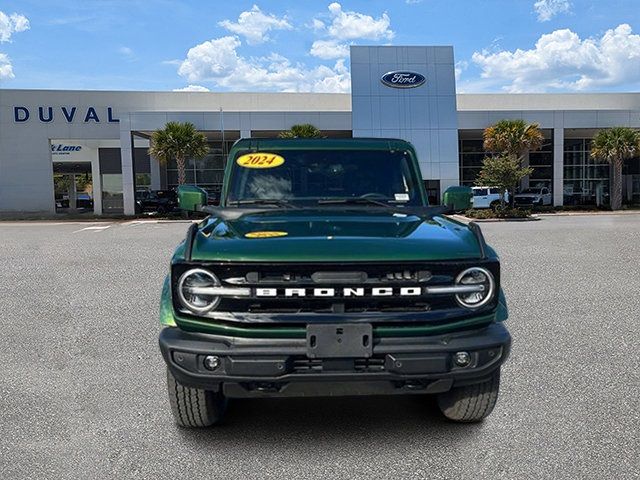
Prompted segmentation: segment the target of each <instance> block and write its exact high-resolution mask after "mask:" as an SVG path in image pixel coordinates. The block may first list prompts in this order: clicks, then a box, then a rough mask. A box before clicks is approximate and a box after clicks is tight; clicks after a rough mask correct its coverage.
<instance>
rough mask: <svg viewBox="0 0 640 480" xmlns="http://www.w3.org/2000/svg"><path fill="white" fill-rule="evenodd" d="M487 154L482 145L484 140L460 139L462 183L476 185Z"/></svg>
mask: <svg viewBox="0 0 640 480" xmlns="http://www.w3.org/2000/svg"><path fill="white" fill-rule="evenodd" d="M487 155H488V153H486V152H485V151H484V148H483V146H482V140H477V139H461V140H460V185H468V186H473V185H475V183H476V178H477V177H478V174H479V173H480V169H481V168H482V161H483V160H484V157H486V156H487Z"/></svg>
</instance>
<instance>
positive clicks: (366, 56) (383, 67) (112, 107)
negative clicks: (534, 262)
mask: <svg viewBox="0 0 640 480" xmlns="http://www.w3.org/2000/svg"><path fill="white" fill-rule="evenodd" d="M388 72H402V74H403V76H404V77H403V78H411V76H412V75H417V76H418V77H420V78H423V79H424V82H423V83H422V84H420V85H417V86H413V85H402V86H403V87H407V86H409V87H414V88H396V87H397V86H398V85H391V86H389V85H388V84H385V83H383V81H381V79H382V78H383V77H384V76H385V74H387V73H388ZM390 78H393V77H390ZM351 82H352V88H351V94H318V93H214V92H118V91H114V92H108V91H66V90H62V91H59V90H7V89H0V214H15V213H22V212H35V213H44V214H54V213H55V212H56V204H58V206H60V203H59V197H60V195H57V192H56V188H59V186H58V184H56V182H55V178H56V175H57V176H58V177H57V178H59V177H60V176H61V175H62V176H64V175H67V176H72V177H71V178H74V179H75V178H76V177H82V176H83V175H84V176H85V177H86V178H90V179H91V181H90V183H91V194H90V195H91V202H92V203H91V206H92V209H93V211H94V213H96V214H117V213H124V214H127V215H129V214H133V213H134V212H135V202H136V191H142V190H144V189H150V190H163V189H168V188H171V187H173V186H174V185H175V183H176V177H177V174H176V170H175V165H171V164H169V165H160V164H159V163H158V162H157V161H156V160H155V159H153V158H149V156H148V155H147V148H148V141H149V140H148V139H149V136H150V134H151V133H152V132H153V131H154V130H156V129H158V128H162V127H163V126H164V125H165V124H166V123H167V122H168V121H189V122H191V123H193V124H194V125H195V126H196V128H198V129H199V130H201V131H202V132H204V133H205V134H206V135H207V137H208V138H209V140H210V142H211V154H210V155H209V156H208V157H207V158H205V159H202V160H194V161H192V162H190V164H189V169H188V172H187V181H189V182H194V183H197V184H199V185H202V186H203V187H205V188H207V189H210V190H217V189H219V187H220V183H221V181H222V168H223V165H224V157H225V155H226V153H227V152H228V149H229V148H230V146H231V144H232V143H233V142H234V141H235V140H237V139H238V138H241V137H250V136H254V137H265V136H267V137H273V136H277V134H278V133H279V132H280V131H282V130H286V129H288V128H289V127H291V126H292V125H294V124H299V123H311V124H313V125H315V126H316V127H318V128H319V129H320V130H322V131H323V132H324V134H325V135H326V136H329V137H351V136H353V137H394V138H403V139H406V140H408V141H410V142H412V143H413V144H414V146H415V147H416V150H417V152H418V157H419V160H420V167H421V170H422V175H423V178H424V179H425V183H426V185H427V188H428V190H429V193H430V195H431V196H432V197H433V198H436V199H438V198H440V196H441V194H442V192H444V190H445V189H446V188H447V187H448V186H451V185H458V184H472V183H473V181H474V179H475V176H476V175H477V172H478V171H479V168H480V164H481V162H482V158H483V157H484V155H485V153H484V152H483V150H482V140H481V139H482V130H483V129H484V128H486V127H487V126H489V125H491V124H493V123H495V122H496V121H498V120H501V119H513V118H518V119H523V120H525V121H527V122H536V123H538V124H539V125H540V128H541V129H542V131H543V133H544V135H545V145H544V146H543V148H542V149H541V150H540V151H538V152H534V153H532V154H530V155H529V157H528V158H527V159H526V161H527V162H528V163H529V165H531V166H532V167H533V168H534V173H533V174H532V175H531V177H530V178H529V179H527V180H526V181H525V185H524V186H546V187H549V188H550V189H551V190H552V192H553V198H554V204H555V205H563V204H564V203H569V202H571V203H573V202H576V203H578V202H589V201H591V199H593V198H594V197H595V195H596V193H598V192H599V193H603V192H604V193H606V192H607V191H608V183H609V167H608V166H607V165H601V164H598V163H595V162H593V161H592V160H591V159H590V157H589V141H590V139H591V138H593V136H594V135H595V134H596V133H597V131H598V130H600V129H603V128H608V127H613V126H620V125H622V126H628V127H633V128H640V93H609V94H597V93H596V94H457V93H456V82H455V70H454V57H453V48H452V47H447V46H437V47H432V46H424V47H395V46H394V47H390V46H383V47H378V46H376V47H352V49H351ZM639 164H640V159H633V160H632V161H630V162H628V163H627V165H625V171H624V191H623V195H624V198H625V200H626V201H627V202H628V203H640V165H639ZM74 185H75V180H74ZM75 188H76V187H75V186H74V192H73V197H74V201H75V199H76V197H77V196H78V195H79V192H77V191H75ZM57 199H58V200H57ZM58 210H59V209H58Z"/></svg>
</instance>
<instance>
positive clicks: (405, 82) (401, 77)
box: [380, 70, 427, 88]
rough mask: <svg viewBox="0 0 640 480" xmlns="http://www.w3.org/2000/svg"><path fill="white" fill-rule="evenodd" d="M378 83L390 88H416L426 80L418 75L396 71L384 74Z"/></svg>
mask: <svg viewBox="0 0 640 480" xmlns="http://www.w3.org/2000/svg"><path fill="white" fill-rule="evenodd" d="M380 81H381V82H382V83H383V84H385V85H386V86H387V87H391V88H416V87H419V86H420V85H422V84H423V83H424V82H426V81H427V79H426V78H425V76H424V75H422V74H420V73H416V72H408V71H401V70H396V71H393V72H387V73H385V74H384V75H383V76H382V77H381V78H380Z"/></svg>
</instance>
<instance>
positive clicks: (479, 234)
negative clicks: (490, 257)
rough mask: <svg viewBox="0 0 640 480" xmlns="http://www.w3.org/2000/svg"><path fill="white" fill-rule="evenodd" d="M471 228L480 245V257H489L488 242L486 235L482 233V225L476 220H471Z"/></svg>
mask: <svg viewBox="0 0 640 480" xmlns="http://www.w3.org/2000/svg"><path fill="white" fill-rule="evenodd" d="M469 230H471V231H472V232H473V234H474V235H475V236H476V239H477V240H478V246H479V247H480V258H481V259H482V260H484V259H485V258H487V242H485V240H484V235H482V230H481V229H480V225H478V224H477V223H476V222H469Z"/></svg>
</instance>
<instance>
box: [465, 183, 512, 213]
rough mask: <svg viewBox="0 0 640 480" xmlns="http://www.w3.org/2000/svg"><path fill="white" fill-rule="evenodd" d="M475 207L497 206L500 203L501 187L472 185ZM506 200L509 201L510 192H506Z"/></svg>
mask: <svg viewBox="0 0 640 480" xmlns="http://www.w3.org/2000/svg"><path fill="white" fill-rule="evenodd" d="M471 190H473V208H496V207H497V206H498V205H500V189H499V188H496V187H472V188H471ZM504 201H505V202H508V201H509V193H507V192H504Z"/></svg>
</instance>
